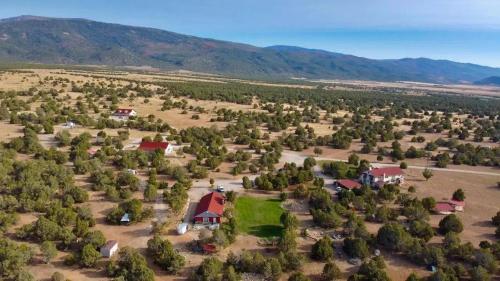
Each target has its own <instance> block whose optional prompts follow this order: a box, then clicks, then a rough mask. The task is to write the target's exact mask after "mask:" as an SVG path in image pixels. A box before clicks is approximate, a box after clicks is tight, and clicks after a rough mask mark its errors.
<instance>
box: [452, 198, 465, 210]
mask: <svg viewBox="0 0 500 281" xmlns="http://www.w3.org/2000/svg"><path fill="white" fill-rule="evenodd" d="M449 203H450V204H452V205H453V206H454V207H455V211H458V212H463V211H464V208H465V201H458V200H453V199H450V201H449Z"/></svg>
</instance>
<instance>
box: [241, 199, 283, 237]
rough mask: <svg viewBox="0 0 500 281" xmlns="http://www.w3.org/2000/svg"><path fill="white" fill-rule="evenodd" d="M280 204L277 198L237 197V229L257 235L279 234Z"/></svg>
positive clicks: (280, 229) (280, 228)
mask: <svg viewBox="0 0 500 281" xmlns="http://www.w3.org/2000/svg"><path fill="white" fill-rule="evenodd" d="M280 204H281V201H279V200H277V199H265V200H264V199H259V198H253V197H246V196H244V197H239V198H238V199H237V201H236V204H235V213H236V219H237V220H238V229H239V231H241V232H243V233H248V234H252V235H255V236H259V237H272V236H279V235H280V234H281V231H282V228H283V227H282V226H281V223H280V216H281V214H282V213H283V209H282V208H281V206H280Z"/></svg>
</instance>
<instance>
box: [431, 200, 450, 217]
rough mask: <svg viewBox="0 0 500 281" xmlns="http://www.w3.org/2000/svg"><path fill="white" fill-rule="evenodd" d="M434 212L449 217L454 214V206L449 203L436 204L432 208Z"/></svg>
mask: <svg viewBox="0 0 500 281" xmlns="http://www.w3.org/2000/svg"><path fill="white" fill-rule="evenodd" d="M434 211H435V212H436V213H438V214H440V215H449V214H451V213H453V212H455V205H453V204H451V203H450V202H438V203H436V206H435V207H434Z"/></svg>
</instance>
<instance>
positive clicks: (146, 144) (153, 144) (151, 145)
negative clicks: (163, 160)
mask: <svg viewBox="0 0 500 281" xmlns="http://www.w3.org/2000/svg"><path fill="white" fill-rule="evenodd" d="M167 147H168V142H163V141H143V142H141V144H140V145H139V149H140V150H145V151H154V150H157V149H161V150H165V149H167Z"/></svg>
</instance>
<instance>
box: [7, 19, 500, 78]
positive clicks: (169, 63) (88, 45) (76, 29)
mask: <svg viewBox="0 0 500 281" xmlns="http://www.w3.org/2000/svg"><path fill="white" fill-rule="evenodd" d="M0 60H1V61H16V62H37V63H47V64H85V65H109V66H152V67H158V68H162V69H166V70H174V69H184V70H191V71H198V72H208V73H216V74H224V75H231V76H240V77H249V78H271V79H282V78H291V77H305V78H313V79H318V78H322V79H360V80H379V81H398V80H406V81H420V82H433V83H461V82H466V83H472V82H474V81H478V80H481V79H484V78H486V77H490V76H500V69H499V68H492V67H485V66H480V65H474V64H466V63H456V62H452V61H445V60H431V59H425V58H417V59H408V58H407V59H399V60H372V59H366V58H362V57H356V56H352V55H345V54H339V53H332V52H327V51H322V50H311V49H304V48H299V47H291V46H272V47H266V48H259V47H255V46H251V45H247V44H239V43H233V42H226V41H220V40H213V39H205V38H199V37H194V36H188V35H182V34H178V33H174V32H169V31H163V30H159V29H153V28H144V27H132V26H125V25H119V24H110V23H102V22H95V21H90V20H86V19H59V18H45V17H36V16H21V17H16V18H9V19H4V20H0Z"/></svg>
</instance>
